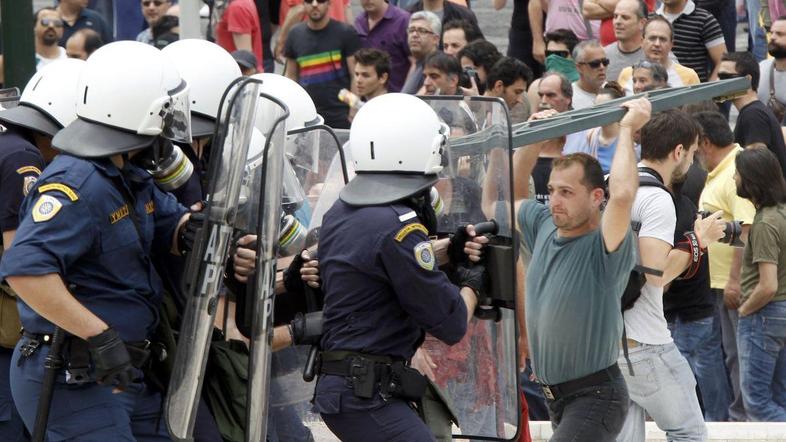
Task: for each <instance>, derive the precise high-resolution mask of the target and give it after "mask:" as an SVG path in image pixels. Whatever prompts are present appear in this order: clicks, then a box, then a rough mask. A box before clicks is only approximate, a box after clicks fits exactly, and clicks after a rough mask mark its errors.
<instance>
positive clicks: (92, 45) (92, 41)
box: [72, 28, 104, 57]
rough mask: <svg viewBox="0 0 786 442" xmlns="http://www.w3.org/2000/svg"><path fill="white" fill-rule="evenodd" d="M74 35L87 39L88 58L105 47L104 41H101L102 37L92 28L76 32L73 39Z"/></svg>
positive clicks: (86, 51) (86, 50)
mask: <svg viewBox="0 0 786 442" xmlns="http://www.w3.org/2000/svg"><path fill="white" fill-rule="evenodd" d="M74 35H81V36H82V37H84V38H85V53H86V54H87V56H88V57H89V56H90V54H92V53H93V52H95V51H96V49H98V48H100V47H101V46H103V45H104V40H102V39H101V35H100V34H99V33H98V32H96V31H94V30H92V29H90V28H82V29H80V30H78V31H76V32H74V34H73V35H72V37H73V36H74Z"/></svg>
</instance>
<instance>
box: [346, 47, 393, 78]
mask: <svg viewBox="0 0 786 442" xmlns="http://www.w3.org/2000/svg"><path fill="white" fill-rule="evenodd" d="M355 63H359V64H362V65H363V66H373V67H374V70H375V71H376V72H377V77H382V74H388V77H390V55H388V53H387V52H385V51H381V50H379V49H375V48H363V49H360V50H358V51H357V52H355Z"/></svg>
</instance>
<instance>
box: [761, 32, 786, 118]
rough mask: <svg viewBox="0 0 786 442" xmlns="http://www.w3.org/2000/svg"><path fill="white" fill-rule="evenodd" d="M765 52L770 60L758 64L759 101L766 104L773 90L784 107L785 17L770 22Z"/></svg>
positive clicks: (785, 74)
mask: <svg viewBox="0 0 786 442" xmlns="http://www.w3.org/2000/svg"><path fill="white" fill-rule="evenodd" d="M767 50H768V51H769V53H770V55H772V58H767V59H765V60H764V61H762V62H761V63H759V72H760V74H761V79H760V80H759V100H760V101H761V102H762V103H767V102H768V101H769V99H770V97H771V96H772V95H773V94H772V93H771V92H770V91H771V90H773V89H774V95H775V99H776V100H778V101H779V102H781V103H782V104H785V105H786V17H781V18H778V19H776V20H775V21H773V22H772V27H771V28H770V42H769V44H767ZM781 124H783V121H781Z"/></svg>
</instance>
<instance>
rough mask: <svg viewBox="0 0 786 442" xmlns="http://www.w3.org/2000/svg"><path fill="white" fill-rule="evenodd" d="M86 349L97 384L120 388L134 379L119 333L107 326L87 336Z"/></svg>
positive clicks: (126, 351) (132, 367) (129, 358)
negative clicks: (90, 336)
mask: <svg viewBox="0 0 786 442" xmlns="http://www.w3.org/2000/svg"><path fill="white" fill-rule="evenodd" d="M87 349H88V350H89V351H90V357H91V358H92V359H93V365H94V366H95V376H96V381H98V383H99V384H108V385H114V386H115V387H117V388H118V389H120V390H124V389H125V387H126V386H127V385H128V384H129V383H130V382H131V381H133V380H134V366H133V365H131V356H129V354H128V350H127V349H126V344H125V343H124V342H123V340H122V339H120V335H119V334H117V332H116V331H115V330H114V329H112V328H108V329H106V330H104V332H103V333H101V334H100V335H97V336H93V337H92V338H87Z"/></svg>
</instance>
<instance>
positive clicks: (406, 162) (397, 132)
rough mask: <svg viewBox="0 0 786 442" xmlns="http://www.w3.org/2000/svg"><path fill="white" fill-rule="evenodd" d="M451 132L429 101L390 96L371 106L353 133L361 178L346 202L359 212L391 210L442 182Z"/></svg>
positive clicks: (362, 113)
mask: <svg viewBox="0 0 786 442" xmlns="http://www.w3.org/2000/svg"><path fill="white" fill-rule="evenodd" d="M449 133H450V129H449V128H448V127H447V126H446V125H445V124H443V123H441V122H440V120H439V117H438V116H437V113H436V112H434V110H433V109H432V108H431V107H430V106H429V105H428V104H426V103H425V102H423V100H421V99H419V98H416V97H414V96H412V95H408V94H385V95H381V96H379V97H377V98H375V99H373V100H370V101H369V102H368V103H366V104H365V105H364V106H363V107H362V108H360V110H359V111H358V113H357V115H355V118H354V120H352V127H351V128H350V130H349V143H348V144H349V151H350V154H351V157H352V164H353V165H354V167H355V172H356V173H357V175H356V176H355V177H354V178H353V179H352V181H350V182H349V184H347V186H346V187H344V189H343V190H342V191H341V194H340V196H339V197H340V198H341V199H342V200H343V201H344V202H346V203H347V204H351V205H354V206H369V205H377V204H387V203H392V202H394V201H398V200H401V199H403V198H406V197H408V196H412V195H416V194H418V193H420V192H422V191H424V190H426V189H428V188H430V187H431V186H432V185H433V184H434V183H436V182H437V174H438V173H439V172H440V171H441V170H442V158H443V157H442V154H443V149H444V147H445V144H446V143H447V139H448V134H449Z"/></svg>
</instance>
